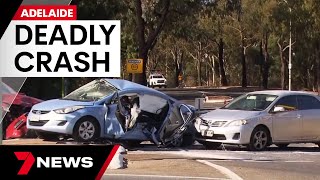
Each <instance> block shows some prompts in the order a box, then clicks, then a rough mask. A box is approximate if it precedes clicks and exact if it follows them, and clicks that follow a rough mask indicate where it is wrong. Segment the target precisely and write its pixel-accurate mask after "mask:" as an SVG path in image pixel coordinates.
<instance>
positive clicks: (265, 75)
mask: <svg viewBox="0 0 320 180" xmlns="http://www.w3.org/2000/svg"><path fill="white" fill-rule="evenodd" d="M264 36H265V37H264V43H263V52H264V53H263V54H264V64H263V74H262V87H263V88H264V89H268V80H269V68H270V62H269V52H268V39H269V37H268V33H265V35H264Z"/></svg>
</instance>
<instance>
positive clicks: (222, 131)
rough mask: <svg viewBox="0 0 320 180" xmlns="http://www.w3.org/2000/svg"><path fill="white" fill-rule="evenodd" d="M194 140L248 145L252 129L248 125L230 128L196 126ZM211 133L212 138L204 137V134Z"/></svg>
mask: <svg viewBox="0 0 320 180" xmlns="http://www.w3.org/2000/svg"><path fill="white" fill-rule="evenodd" d="M196 129H197V134H196V140H199V141H208V142H220V143H225V144H239V145H244V144H249V143H250V137H251V132H252V130H253V128H252V127H251V126H249V125H242V126H231V127H208V126H205V125H196ZM208 131H212V132H213V134H212V136H211V135H210V136H206V135H205V134H206V133H205V132H208Z"/></svg>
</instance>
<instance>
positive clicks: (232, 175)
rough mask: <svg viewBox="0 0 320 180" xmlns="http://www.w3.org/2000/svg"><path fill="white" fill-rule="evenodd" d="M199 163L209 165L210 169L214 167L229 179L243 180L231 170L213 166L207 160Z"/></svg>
mask: <svg viewBox="0 0 320 180" xmlns="http://www.w3.org/2000/svg"><path fill="white" fill-rule="evenodd" d="M197 161H198V162H200V163H202V164H205V165H208V166H210V167H213V168H215V169H217V170H218V171H220V172H221V173H222V174H224V175H226V176H227V177H229V178H230V179H233V180H243V179H242V178H241V177H240V176H238V175H237V174H236V173H234V172H233V171H231V170H230V169H228V168H226V167H223V166H220V165H217V164H213V163H211V162H209V161H206V160H197Z"/></svg>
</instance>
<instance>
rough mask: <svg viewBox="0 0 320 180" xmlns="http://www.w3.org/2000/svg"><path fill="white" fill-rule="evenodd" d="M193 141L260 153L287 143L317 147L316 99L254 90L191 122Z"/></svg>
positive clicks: (319, 105) (319, 110)
mask: <svg viewBox="0 0 320 180" xmlns="http://www.w3.org/2000/svg"><path fill="white" fill-rule="evenodd" d="M195 127H196V129H197V140H198V142H200V143H201V144H203V145H204V146H206V147H207V148H217V147H219V146H220V145H221V143H224V144H237V145H246V146H248V148H249V149H250V150H255V151H259V150H264V149H266V148H267V147H268V146H269V145H271V144H276V145H277V146H278V147H280V148H284V147H287V146H288V145H289V144H290V143H316V144H318V145H319V146H320V130H319V129H320V97H319V96H316V95H313V94H311V93H307V92H300V91H282V90H277V91H256V92H251V93H248V94H245V95H242V96H240V97H238V98H236V99H235V100H233V101H232V102H231V103H229V104H227V105H226V106H224V107H222V108H219V109H216V110H213V111H210V112H208V113H206V114H203V115H201V116H200V117H198V118H197V119H196V121H195Z"/></svg>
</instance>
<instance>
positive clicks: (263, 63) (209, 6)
mask: <svg viewBox="0 0 320 180" xmlns="http://www.w3.org/2000/svg"><path fill="white" fill-rule="evenodd" d="M73 3H74V4H77V5H78V18H79V19H119V20H121V29H122V33H121V41H122V42H121V55H122V66H123V67H122V78H125V79H129V80H133V81H135V82H138V83H140V84H146V75H148V73H149V72H150V71H151V70H154V69H156V70H160V71H162V72H163V73H164V74H165V75H166V77H167V79H168V80H169V86H171V87H176V86H178V76H179V75H180V74H181V75H182V76H183V80H184V83H185V84H186V85H188V86H215V87H216V86H227V85H231V86H243V87H247V86H260V87H263V88H266V89H267V88H282V89H288V61H289V37H290V36H289V35H290V32H291V34H292V35H291V37H292V38H291V39H292V53H291V55H292V89H296V90H301V89H308V90H314V91H316V90H318V89H319V84H320V1H318V0H294V1H293V0H183V1H181V0H123V1H117V0H97V1H88V0H78V1H73ZM128 58H143V59H144V68H145V73H143V74H133V75H132V74H127V73H126V69H125V67H126V66H125V60H126V59H128ZM70 81H71V83H69V84H74V82H75V84H77V85H81V84H82V83H85V82H87V81H89V79H88V80H87V79H85V78H81V79H70ZM77 81H81V83H77ZM59 83H61V81H60V82H59ZM73 88H75V87H72V88H69V89H73Z"/></svg>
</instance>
